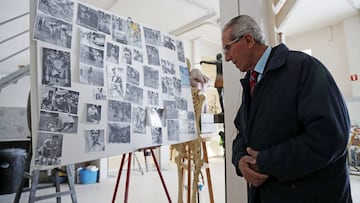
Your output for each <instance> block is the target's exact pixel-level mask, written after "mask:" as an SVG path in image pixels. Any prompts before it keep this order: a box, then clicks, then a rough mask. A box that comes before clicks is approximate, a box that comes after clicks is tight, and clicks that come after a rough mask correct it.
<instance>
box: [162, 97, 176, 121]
mask: <svg viewBox="0 0 360 203" xmlns="http://www.w3.org/2000/svg"><path fill="white" fill-rule="evenodd" d="M164 109H165V116H166V119H178V118H179V115H178V110H177V109H176V102H175V101H170V100H164Z"/></svg>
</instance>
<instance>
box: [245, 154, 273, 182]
mask: <svg viewBox="0 0 360 203" xmlns="http://www.w3.org/2000/svg"><path fill="white" fill-rule="evenodd" d="M247 151H248V153H249V151H250V152H251V153H249V155H250V156H243V157H242V158H241V159H240V161H239V163H238V167H239V170H240V171H241V173H242V174H243V176H244V178H245V180H246V181H247V182H249V183H251V185H253V186H255V187H259V186H260V185H262V184H263V183H264V182H265V181H266V180H267V179H268V178H269V176H268V175H266V174H262V173H259V172H258V171H257V170H258V168H257V165H256V156H257V154H258V153H259V152H257V151H255V150H252V149H251V148H248V150H247Z"/></svg>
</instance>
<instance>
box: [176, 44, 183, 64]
mask: <svg viewBox="0 0 360 203" xmlns="http://www.w3.org/2000/svg"><path fill="white" fill-rule="evenodd" d="M176 48H177V55H178V60H179V61H181V62H183V63H185V53H184V45H183V43H182V41H179V40H176Z"/></svg>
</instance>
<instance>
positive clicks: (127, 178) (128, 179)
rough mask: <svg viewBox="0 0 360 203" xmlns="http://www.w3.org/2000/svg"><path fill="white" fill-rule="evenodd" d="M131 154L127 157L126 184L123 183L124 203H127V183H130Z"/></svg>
mask: <svg viewBox="0 0 360 203" xmlns="http://www.w3.org/2000/svg"><path fill="white" fill-rule="evenodd" d="M131 155H132V153H131V152H130V153H129V156H128V169H127V173H126V183H125V197H124V203H127V202H128V194H129V182H130V171H131V157H132V156H131Z"/></svg>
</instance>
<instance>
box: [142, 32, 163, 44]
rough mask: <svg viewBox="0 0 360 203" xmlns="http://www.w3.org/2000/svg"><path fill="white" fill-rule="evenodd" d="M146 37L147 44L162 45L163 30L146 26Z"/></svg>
mask: <svg viewBox="0 0 360 203" xmlns="http://www.w3.org/2000/svg"><path fill="white" fill-rule="evenodd" d="M144 37H145V43H146V44H152V45H154V46H158V47H159V46H161V32H160V31H158V30H154V29H151V28H147V27H144Z"/></svg>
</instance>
